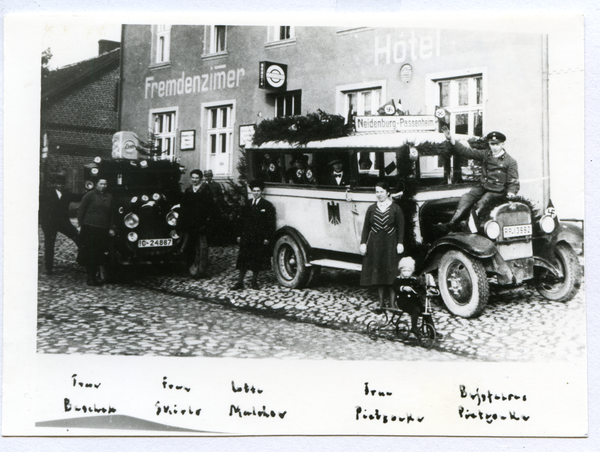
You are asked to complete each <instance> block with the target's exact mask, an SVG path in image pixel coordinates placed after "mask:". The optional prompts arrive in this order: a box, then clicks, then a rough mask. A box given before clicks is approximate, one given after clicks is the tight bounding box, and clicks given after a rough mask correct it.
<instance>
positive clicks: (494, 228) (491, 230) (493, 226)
mask: <svg viewBox="0 0 600 452" xmlns="http://www.w3.org/2000/svg"><path fill="white" fill-rule="evenodd" d="M483 229H484V231H485V235H487V236H488V237H489V238H490V239H492V240H495V239H497V238H498V236H500V225H499V224H498V223H497V222H495V221H493V220H491V221H488V222H487V223H486V224H485V226H484V228H483Z"/></svg>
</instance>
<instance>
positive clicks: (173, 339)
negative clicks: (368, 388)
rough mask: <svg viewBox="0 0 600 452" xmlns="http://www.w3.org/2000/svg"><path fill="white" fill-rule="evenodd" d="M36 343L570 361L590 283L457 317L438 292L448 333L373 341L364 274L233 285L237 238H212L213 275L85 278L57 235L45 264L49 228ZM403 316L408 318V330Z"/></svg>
mask: <svg viewBox="0 0 600 452" xmlns="http://www.w3.org/2000/svg"><path fill="white" fill-rule="evenodd" d="M40 242H41V243H40V253H39V257H40V259H39V267H38V271H39V281H38V334H37V337H38V344H37V350H38V353H92V354H120V355H161V356H213V357H214V356H222V357H238V358H266V357H272V358H288V359H340V360H341V359H350V360H370V359H378V360H432V361H435V360H440V361H441V360H444V361H448V360H478V361H525V362H532V361H540V362H541V361H561V360H572V359H579V358H581V357H582V356H584V355H585V302H584V299H585V298H584V287H583V286H582V288H581V290H580V292H579V293H578V295H577V296H576V297H575V298H574V299H573V300H571V301H570V302H568V303H558V302H550V301H547V300H544V299H543V298H542V297H541V296H539V295H538V294H537V292H535V291H534V290H531V289H528V288H523V289H519V290H515V291H512V292H508V293H504V294H495V295H491V296H490V303H489V305H488V307H487V308H486V310H485V311H484V313H483V315H482V316H480V317H479V318H477V319H464V318H460V317H455V316H453V315H451V314H450V313H449V312H448V311H446V310H445V308H444V307H443V306H442V304H441V300H434V306H433V308H434V313H433V318H434V320H435V323H436V328H437V330H438V332H439V333H441V334H443V339H442V340H440V341H438V342H437V343H436V345H435V346H434V348H433V349H432V350H426V349H424V348H421V347H419V346H418V344H417V341H416V340H415V339H414V338H413V337H412V336H411V337H409V336H407V335H403V334H401V335H400V337H399V338H398V340H396V341H391V340H386V339H379V340H372V339H371V338H369V336H368V335H367V334H366V325H367V323H368V322H369V321H371V320H374V319H377V318H378V316H376V315H375V314H374V313H372V312H371V311H370V309H369V308H373V307H375V304H376V303H375V299H376V296H375V294H373V293H370V292H369V291H368V290H366V289H364V288H361V287H360V286H359V278H358V274H357V273H352V272H345V271H333V270H323V272H322V274H321V277H320V279H319V280H318V281H317V282H316V284H315V285H313V286H312V287H309V288H307V289H302V290H296V289H288V288H284V287H281V286H279V285H278V284H277V281H276V279H275V276H274V274H273V273H272V272H265V273H264V274H261V277H260V278H259V284H260V286H261V290H252V289H245V290H242V291H239V292H236V291H231V290H229V287H230V286H231V285H232V284H233V283H234V282H235V279H236V277H237V272H236V270H235V258H236V256H237V248H236V247H212V248H211V250H210V253H211V266H210V276H209V278H207V279H204V280H192V279H190V278H189V277H188V276H187V275H186V274H185V273H183V272H176V271H171V270H169V271H164V269H163V271H162V273H160V272H158V271H156V270H152V269H147V268H146V269H145V270H141V271H138V272H137V273H138V274H136V275H128V277H127V278H126V279H125V281H124V282H119V283H115V284H107V285H104V286H101V287H88V286H86V284H85V274H84V272H83V268H81V267H80V266H78V265H77V264H75V263H74V262H75V253H76V249H75V246H74V245H73V243H72V242H70V241H67V240H66V239H65V238H64V237H63V236H61V235H59V237H58V241H57V252H56V258H55V259H56V266H55V272H54V274H53V275H50V276H48V275H46V274H45V272H44V270H43V264H42V262H43V251H42V250H43V235H42V234H40ZM408 322H409V318H408V316H406V315H405V316H404V317H403V323H401V328H402V327H403V328H404V329H407V328H408Z"/></svg>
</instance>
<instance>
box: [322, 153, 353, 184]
mask: <svg viewBox="0 0 600 452" xmlns="http://www.w3.org/2000/svg"><path fill="white" fill-rule="evenodd" d="M328 166H330V167H331V173H329V175H328V176H327V180H326V182H325V183H326V185H334V186H337V187H341V186H343V185H348V184H350V177H349V176H348V173H347V172H346V171H344V163H343V162H342V159H338V158H336V159H333V160H332V161H331V162H329V163H328Z"/></svg>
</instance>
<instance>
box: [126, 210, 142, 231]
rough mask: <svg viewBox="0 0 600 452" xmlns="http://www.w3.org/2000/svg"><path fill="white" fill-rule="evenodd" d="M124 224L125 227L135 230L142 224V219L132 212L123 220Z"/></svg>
mask: <svg viewBox="0 0 600 452" xmlns="http://www.w3.org/2000/svg"><path fill="white" fill-rule="evenodd" d="M123 222H124V223H125V226H127V227H128V228H129V229H133V228H137V226H138V224H140V218H139V217H138V216H137V215H136V214H135V213H133V212H130V213H128V214H127V215H125V218H123Z"/></svg>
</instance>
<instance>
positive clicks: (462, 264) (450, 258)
mask: <svg viewBox="0 0 600 452" xmlns="http://www.w3.org/2000/svg"><path fill="white" fill-rule="evenodd" d="M438 282H439V287H440V293H441V295H442V300H444V304H445V305H446V307H447V308H448V310H449V311H450V312H452V313H453V314H455V315H458V316H460V317H466V318H470V317H477V316H479V315H480V314H481V313H482V312H483V310H484V309H485V306H486V305H487V301H488V296H489V284H488V280H487V276H486V273H485V269H484V268H483V265H482V264H481V262H479V261H476V260H474V259H472V258H471V257H469V256H467V255H466V254H464V253H462V252H460V251H457V250H452V251H448V252H447V253H446V254H444V255H443V256H442V259H441V261H440V267H439V269H438Z"/></svg>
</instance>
